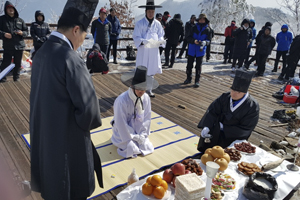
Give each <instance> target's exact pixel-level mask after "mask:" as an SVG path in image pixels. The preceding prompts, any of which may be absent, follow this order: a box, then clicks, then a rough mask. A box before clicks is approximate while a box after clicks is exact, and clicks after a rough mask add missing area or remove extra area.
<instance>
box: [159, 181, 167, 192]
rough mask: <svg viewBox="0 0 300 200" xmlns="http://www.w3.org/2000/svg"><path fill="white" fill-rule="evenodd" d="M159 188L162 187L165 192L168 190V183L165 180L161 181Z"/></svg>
mask: <svg viewBox="0 0 300 200" xmlns="http://www.w3.org/2000/svg"><path fill="white" fill-rule="evenodd" d="M160 186H161V187H163V188H164V189H165V191H167V190H168V183H167V182H166V181H165V180H162V182H161V184H160Z"/></svg>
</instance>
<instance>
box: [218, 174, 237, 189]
mask: <svg viewBox="0 0 300 200" xmlns="http://www.w3.org/2000/svg"><path fill="white" fill-rule="evenodd" d="M212 182H213V184H214V187H219V189H221V190H222V191H232V190H234V189H235V187H236V181H235V180H234V178H232V177H231V176H230V175H228V174H225V173H222V172H219V173H217V174H216V176H215V178H213V180H212Z"/></svg>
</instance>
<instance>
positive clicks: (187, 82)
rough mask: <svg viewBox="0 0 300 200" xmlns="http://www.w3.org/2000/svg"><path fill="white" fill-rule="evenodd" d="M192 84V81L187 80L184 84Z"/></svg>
mask: <svg viewBox="0 0 300 200" xmlns="http://www.w3.org/2000/svg"><path fill="white" fill-rule="evenodd" d="M191 82H192V81H191V80H189V79H186V80H185V81H184V82H183V84H189V83H191Z"/></svg>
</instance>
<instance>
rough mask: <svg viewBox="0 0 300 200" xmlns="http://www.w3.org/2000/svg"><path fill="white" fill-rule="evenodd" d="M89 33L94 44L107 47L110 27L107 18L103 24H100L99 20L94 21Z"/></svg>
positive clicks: (110, 31)
mask: <svg viewBox="0 0 300 200" xmlns="http://www.w3.org/2000/svg"><path fill="white" fill-rule="evenodd" d="M91 32H92V34H93V37H94V43H97V44H99V45H109V42H110V41H109V40H110V35H111V33H112V26H111V23H110V22H109V21H108V20H107V18H106V19H105V20H104V22H102V21H101V19H100V18H98V19H96V20H94V21H93V22H92V28H91Z"/></svg>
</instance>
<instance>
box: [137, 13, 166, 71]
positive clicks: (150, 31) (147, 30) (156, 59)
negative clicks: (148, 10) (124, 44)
mask: <svg viewBox="0 0 300 200" xmlns="http://www.w3.org/2000/svg"><path fill="white" fill-rule="evenodd" d="M164 34H165V32H164V29H163V27H162V25H161V23H160V22H159V21H157V20H156V19H154V20H153V22H152V24H151V26H150V27H149V21H148V19H147V18H146V17H144V18H143V19H141V20H140V21H138V22H137V23H136V25H135V27H134V31H133V40H134V44H135V46H136V48H137V56H136V66H140V65H143V66H145V67H147V68H148V71H147V75H148V76H153V75H155V74H161V73H162V68H161V60H160V54H159V48H158V47H155V48H146V47H145V45H141V43H142V42H143V41H145V40H146V41H148V40H150V39H152V40H156V41H163V40H164ZM145 43H146V42H145Z"/></svg>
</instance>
